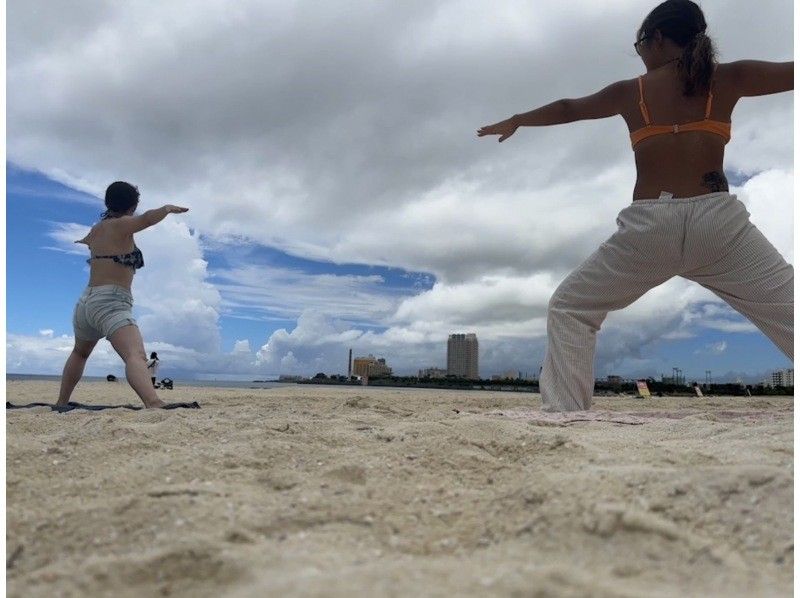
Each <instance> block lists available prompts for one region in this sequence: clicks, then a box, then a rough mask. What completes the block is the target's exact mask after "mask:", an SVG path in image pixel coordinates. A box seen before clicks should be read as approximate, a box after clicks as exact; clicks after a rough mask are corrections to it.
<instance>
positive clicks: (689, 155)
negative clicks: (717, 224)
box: [620, 64, 740, 200]
mask: <svg viewBox="0 0 800 598" xmlns="http://www.w3.org/2000/svg"><path fill="white" fill-rule="evenodd" d="M728 74H729V72H728V65H726V64H720V65H718V66H717V70H716V72H715V74H714V78H713V80H712V93H713V101H712V105H711V114H710V115H709V119H711V120H715V121H721V122H730V121H731V114H732V112H733V109H734V107H735V105H736V102H737V101H738V99H739V97H740V96H739V94H738V93H737V92H736V90H735V89H734V88H733V86H732V85H731V82H730V77H729V76H728ZM642 80H643V85H644V100H645V104H646V105H647V110H648V112H649V114H650V120H651V124H655V125H673V124H684V123H688V122H694V121H700V120H703V118H704V116H705V109H706V101H707V99H708V96H707V94H705V93H700V94H698V95H696V96H692V97H685V96H683V92H682V85H681V82H680V79H679V74H678V72H677V70H676V69H674V68H672V66H671V65H666V66H664V67H662V68H660V69H656V70H654V71H651V72H649V73H647V74H646V75H644V76H643V78H642ZM626 83H627V84H628V86H629V87H630V102H628V103H626V105H625V106H623V108H622V110H621V112H620V113H621V115H622V117H623V118H624V119H625V122H626V124H627V125H628V130H629V131H630V132H633V131H636V130H638V129H640V128H642V127H644V126H645V122H644V118H643V116H642V113H641V111H640V109H639V85H638V82H637V80H636V79H631V80H630V81H628V82H626ZM734 134H735V132H734ZM634 157H635V160H636V173H637V177H636V185H635V187H634V190H633V198H634V200H636V199H647V198H654V197H658V196H659V194H660V193H661V191H668V192H670V193H672V194H673V195H674V196H675V197H692V196H695V195H703V194H705V193H713V192H715V191H727V190H728V181H727V180H726V178H725V173H724V171H723V160H724V157H725V139H724V138H722V137H721V136H719V135H717V134H715V133H710V132H707V131H685V132H681V133H678V134H674V135H670V134H666V135H654V136H653V137H649V138H647V139H643V140H642V141H640V142H639V143H637V144H636V147H635V148H634Z"/></svg>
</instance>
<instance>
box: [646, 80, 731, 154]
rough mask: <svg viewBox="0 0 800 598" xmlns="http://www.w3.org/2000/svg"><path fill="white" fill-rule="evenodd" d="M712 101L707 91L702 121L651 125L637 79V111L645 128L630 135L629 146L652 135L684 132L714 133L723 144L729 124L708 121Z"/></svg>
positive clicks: (728, 136)
mask: <svg viewBox="0 0 800 598" xmlns="http://www.w3.org/2000/svg"><path fill="white" fill-rule="evenodd" d="M712 99H714V94H712V93H711V89H709V90H708V101H707V102H706V116H705V118H704V119H703V120H696V121H694V122H690V123H685V124H682V125H651V124H650V113H649V112H648V111H647V106H646V105H645V103H644V88H643V87H642V78H641V77H639V110H641V111H642V117H644V123H645V126H644V127H642V128H641V129H638V130H636V131H634V132H633V133H631V146H632V147H634V146H636V144H637V143H639V142H640V141H641V140H642V139H647V138H648V137H652V136H653V135H663V134H666V133H684V132H686V131H708V132H709V133H716V134H717V135H721V136H722V137H723V138H724V139H725V143H728V141H730V140H731V123H726V122H722V121H719V120H710V119H709V118H708V117H709V115H710V114H711V100H712Z"/></svg>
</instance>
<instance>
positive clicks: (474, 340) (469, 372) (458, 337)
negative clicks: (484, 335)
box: [447, 332, 480, 380]
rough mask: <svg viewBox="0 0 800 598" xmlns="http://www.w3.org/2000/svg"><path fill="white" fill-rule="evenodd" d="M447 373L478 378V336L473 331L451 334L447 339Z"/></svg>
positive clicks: (460, 376)
mask: <svg viewBox="0 0 800 598" xmlns="http://www.w3.org/2000/svg"><path fill="white" fill-rule="evenodd" d="M447 375H448V376H458V377H459V378H467V379H468V380H479V379H480V375H479V374H478V337H477V336H476V335H475V333H473V332H470V333H468V334H451V335H450V336H449V337H448V339H447Z"/></svg>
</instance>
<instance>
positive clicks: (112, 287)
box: [83, 284, 133, 297]
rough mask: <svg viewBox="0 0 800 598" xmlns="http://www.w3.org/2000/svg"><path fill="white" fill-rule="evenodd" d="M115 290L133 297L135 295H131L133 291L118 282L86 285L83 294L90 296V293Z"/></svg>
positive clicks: (105, 292) (103, 292)
mask: <svg viewBox="0 0 800 598" xmlns="http://www.w3.org/2000/svg"><path fill="white" fill-rule="evenodd" d="M114 291H117V292H120V293H124V294H125V295H127V296H129V297H133V295H131V292H130V291H129V290H128V289H126V288H125V287H123V286H120V285H118V284H101V285H97V286H95V287H86V288H85V289H84V290H83V296H84V297H88V296H89V295H97V294H107V293H112V292H114Z"/></svg>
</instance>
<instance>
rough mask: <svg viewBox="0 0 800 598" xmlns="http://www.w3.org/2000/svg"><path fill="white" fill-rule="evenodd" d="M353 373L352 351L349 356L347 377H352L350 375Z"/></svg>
mask: <svg viewBox="0 0 800 598" xmlns="http://www.w3.org/2000/svg"><path fill="white" fill-rule="evenodd" d="M352 371H353V350H352V349H350V355H348V356H347V377H348V378H349V377H350V374H351V373H352Z"/></svg>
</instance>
